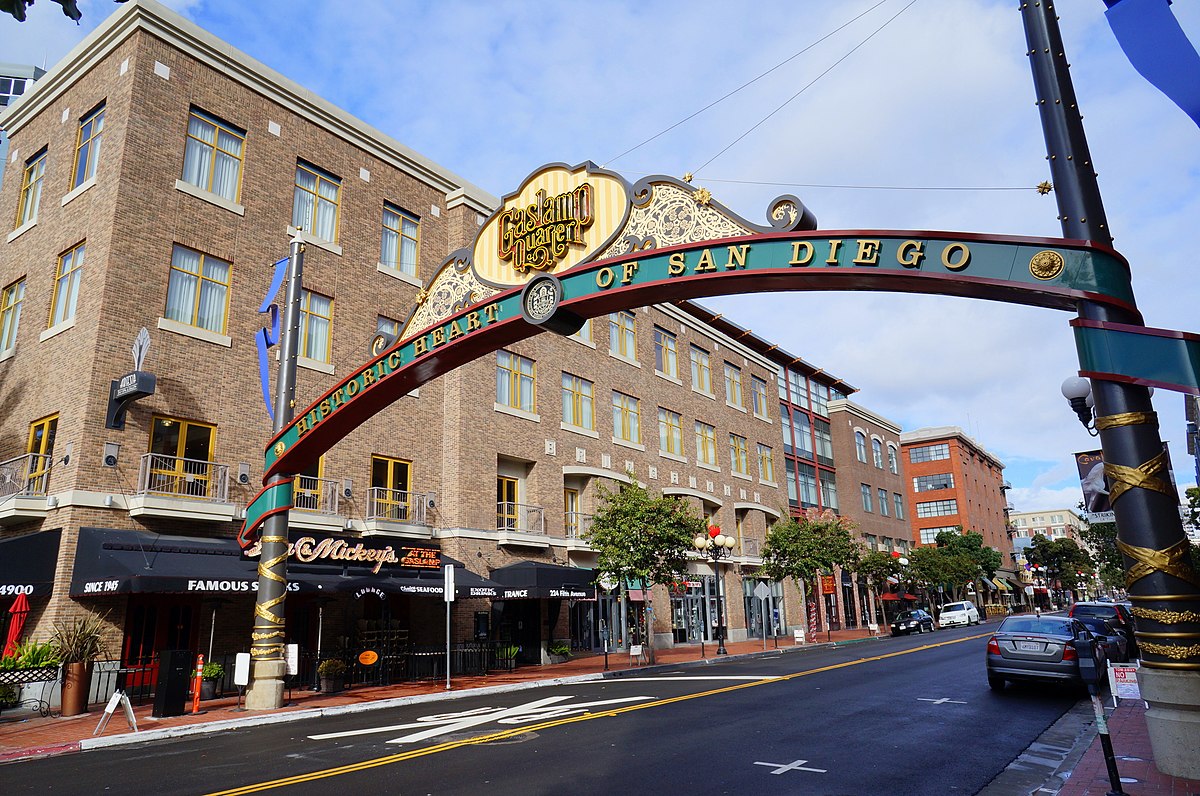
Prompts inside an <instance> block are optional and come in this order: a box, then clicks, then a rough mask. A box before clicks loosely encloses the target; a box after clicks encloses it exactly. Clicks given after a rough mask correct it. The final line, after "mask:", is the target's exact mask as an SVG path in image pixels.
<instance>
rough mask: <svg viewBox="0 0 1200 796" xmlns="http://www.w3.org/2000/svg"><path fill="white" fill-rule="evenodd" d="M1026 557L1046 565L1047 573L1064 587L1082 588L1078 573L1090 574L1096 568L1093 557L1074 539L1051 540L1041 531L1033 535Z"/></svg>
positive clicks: (1040, 564)
mask: <svg viewBox="0 0 1200 796" xmlns="http://www.w3.org/2000/svg"><path fill="white" fill-rule="evenodd" d="M1026 558H1028V559H1029V563H1031V564H1035V565H1039V566H1043V567H1045V568H1046V574H1047V575H1048V576H1049V577H1050V578H1051V579H1055V580H1057V581H1058V582H1059V584H1060V586H1061V587H1062V588H1064V589H1071V590H1075V589H1078V588H1080V585H1081V584H1082V579H1081V578H1080V577H1079V574H1078V573H1080V572H1083V573H1085V576H1090V575H1091V573H1092V572H1094V571H1095V568H1096V565H1095V563H1094V562H1093V561H1092V557H1091V556H1090V555H1088V552H1087V551H1086V550H1084V549H1083V548H1081V547H1080V546H1079V545H1078V544H1076V542H1075V540H1074V539H1066V538H1063V539H1053V540H1051V539H1048V538H1046V537H1045V536H1043V535H1042V534H1040V533H1039V534H1037V535H1036V536H1034V537H1033V542H1032V544H1030V546H1029V552H1028V553H1027V554H1026Z"/></svg>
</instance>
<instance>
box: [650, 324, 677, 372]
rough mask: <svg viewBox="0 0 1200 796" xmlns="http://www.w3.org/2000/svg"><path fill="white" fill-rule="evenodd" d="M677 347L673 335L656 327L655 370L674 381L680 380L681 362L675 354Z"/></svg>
mask: <svg viewBox="0 0 1200 796" xmlns="http://www.w3.org/2000/svg"><path fill="white" fill-rule="evenodd" d="M677 345H678V342H677V340H676V338H675V335H674V334H673V333H671V332H668V331H667V330H666V329H663V328H661V327H659V326H655V327H654V369H655V370H656V371H658V372H659V373H661V374H663V375H664V376H670V377H671V378H673V379H677V378H679V362H678V359H677V357H676V353H675V352H676V346H677Z"/></svg>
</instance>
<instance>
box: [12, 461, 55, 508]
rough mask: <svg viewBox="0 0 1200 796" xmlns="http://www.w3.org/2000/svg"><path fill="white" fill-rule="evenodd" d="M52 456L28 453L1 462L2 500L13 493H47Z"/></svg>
mask: <svg viewBox="0 0 1200 796" xmlns="http://www.w3.org/2000/svg"><path fill="white" fill-rule="evenodd" d="M50 459H51V457H50V456H49V455H47V454H44V453H26V454H25V455H24V456H18V457H16V458H15V459H9V460H8V461H6V462H0V500H3V499H4V498H6V497H10V496H12V495H31V496H32V495H39V496H40V495H45V494H46V482H47V480H49V476H50Z"/></svg>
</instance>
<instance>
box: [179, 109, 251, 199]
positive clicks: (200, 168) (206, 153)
mask: <svg viewBox="0 0 1200 796" xmlns="http://www.w3.org/2000/svg"><path fill="white" fill-rule="evenodd" d="M245 146H246V131H245V130H242V129H239V128H237V127H234V126H233V125H232V124H229V123H228V122H224V121H221V120H220V119H218V118H217V117H216V116H210V115H209V114H207V113H205V112H204V111H201V110H198V109H196V108H192V110H191V113H190V114H189V115H188V129H187V142H186V143H185V144H184V149H183V181H184V182H186V183H188V184H190V185H194V186H196V187H197V188H200V189H202V190H205V191H209V192H210V193H215V194H216V195H217V196H220V197H222V198H223V199H228V200H229V201H230V202H235V203H236V202H237V201H238V198H239V196H240V194H241V183H242V162H243V161H242V158H243V155H244V151H245Z"/></svg>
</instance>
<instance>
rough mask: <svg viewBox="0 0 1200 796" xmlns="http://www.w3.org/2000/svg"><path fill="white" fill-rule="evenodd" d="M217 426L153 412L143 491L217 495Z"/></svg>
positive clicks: (204, 495)
mask: <svg viewBox="0 0 1200 796" xmlns="http://www.w3.org/2000/svg"><path fill="white" fill-rule="evenodd" d="M216 434H217V427H216V426H213V425H209V424H208V423H198V422H196V421H194V420H180V419H179V418H174V417H161V416H158V415H155V416H154V417H153V418H152V420H151V422H150V451H149V452H150V454H151V455H150V457H149V460H148V464H149V472H148V475H147V479H146V490H147V491H148V492H154V493H158V494H167V495H178V496H181V497H198V498H216V497H218V494H217V492H216V491H215V490H216V489H217V488H218V487H220V486H223V485H221V484H217V483H216V479H215V478H214V475H215V473H214V463H213V451H214V440H215V438H216Z"/></svg>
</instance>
